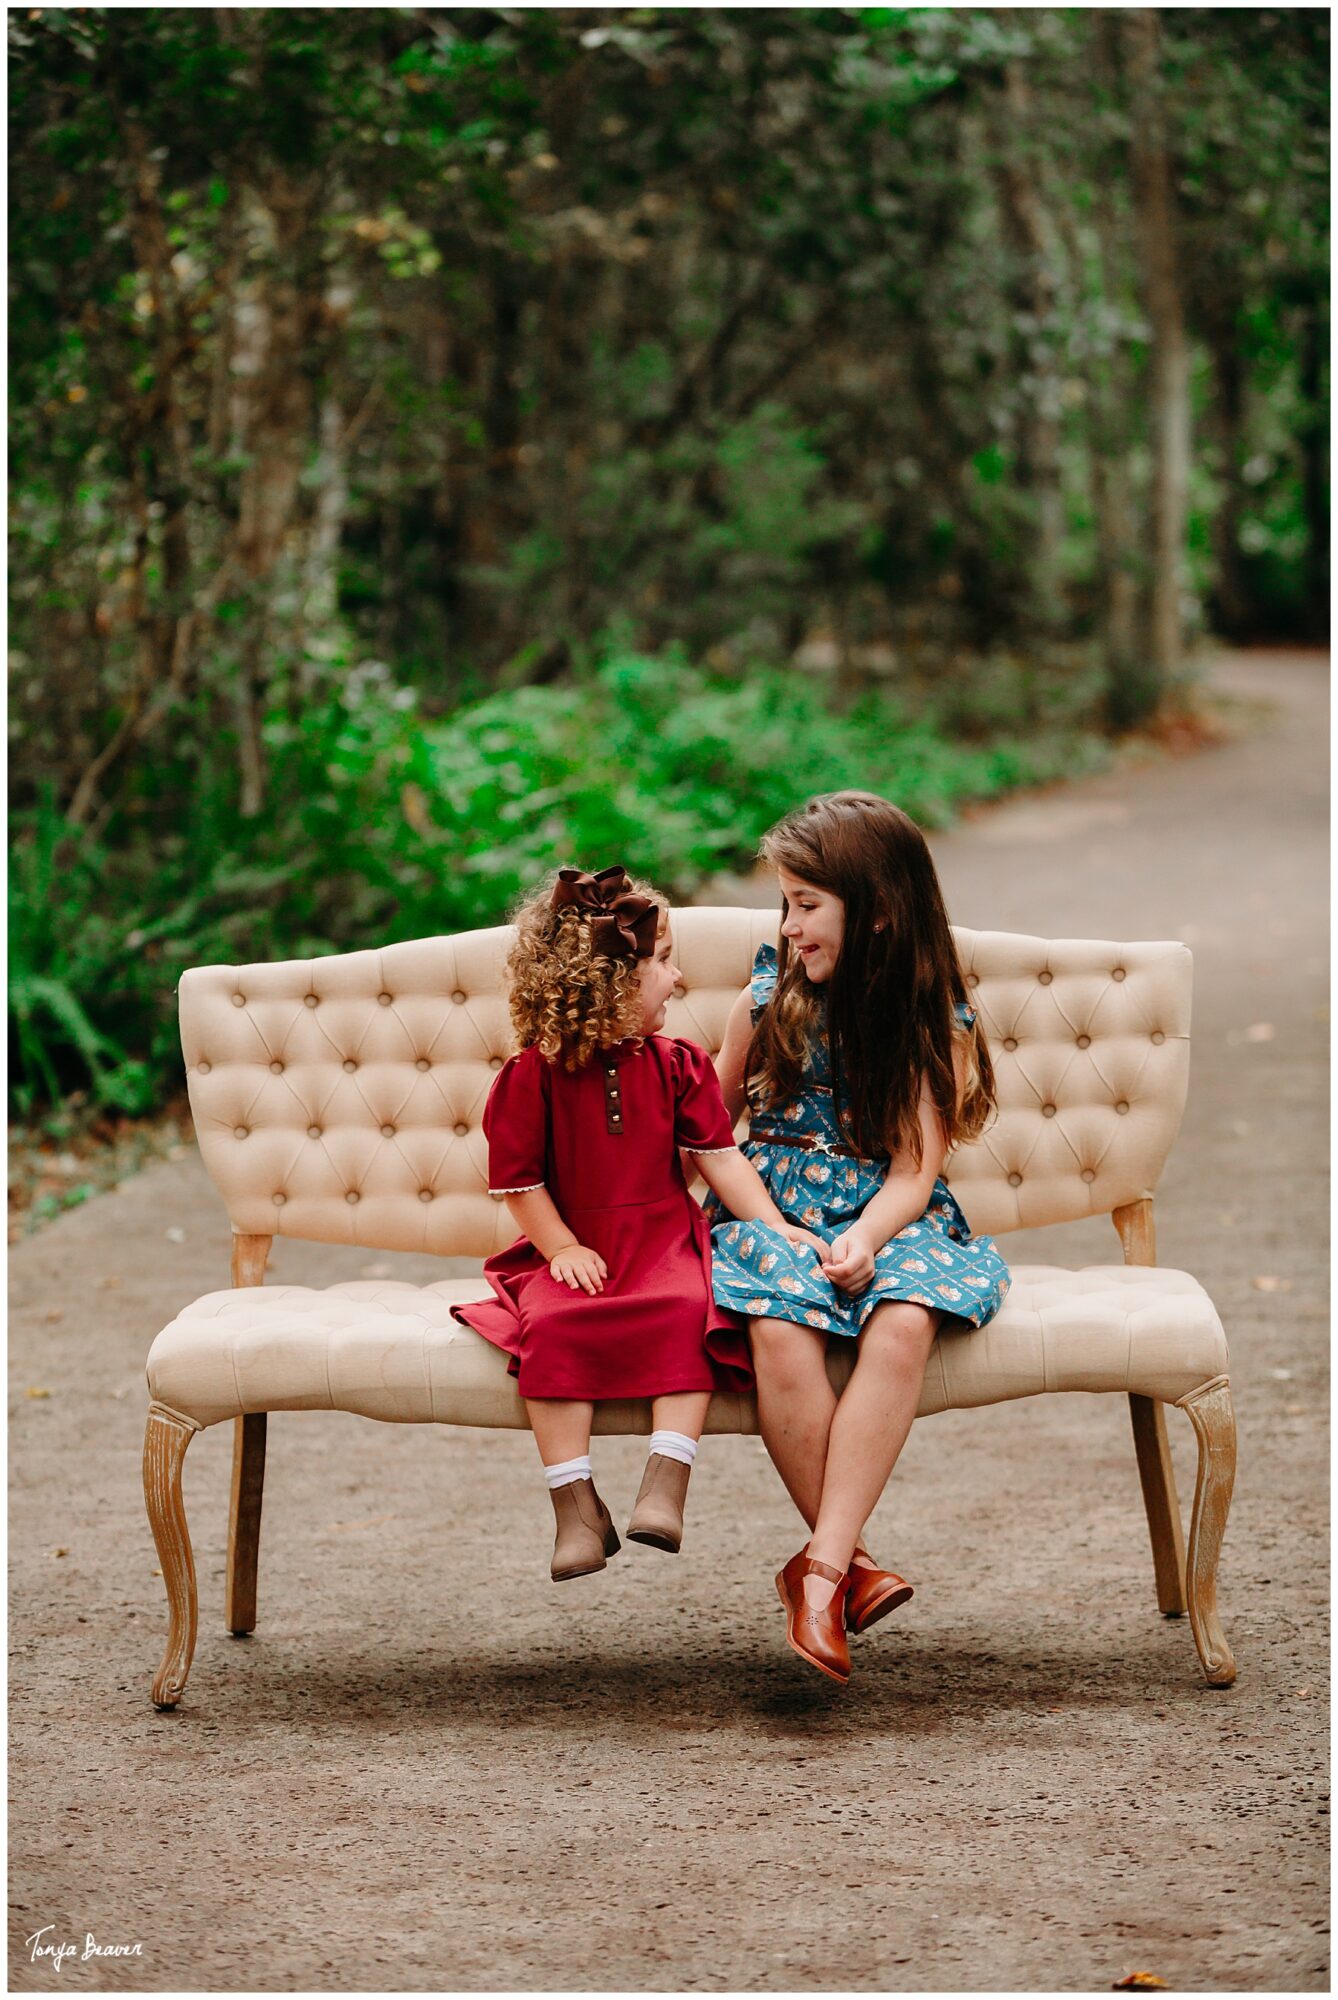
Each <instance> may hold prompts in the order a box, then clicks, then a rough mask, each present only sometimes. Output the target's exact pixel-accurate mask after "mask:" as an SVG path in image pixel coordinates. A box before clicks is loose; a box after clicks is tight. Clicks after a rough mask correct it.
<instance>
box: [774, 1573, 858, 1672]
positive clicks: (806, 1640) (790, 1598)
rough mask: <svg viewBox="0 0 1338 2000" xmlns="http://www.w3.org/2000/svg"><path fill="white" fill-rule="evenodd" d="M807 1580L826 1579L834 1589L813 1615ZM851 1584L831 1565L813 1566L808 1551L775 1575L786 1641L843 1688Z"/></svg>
mask: <svg viewBox="0 0 1338 2000" xmlns="http://www.w3.org/2000/svg"><path fill="white" fill-rule="evenodd" d="M806 1576H825V1577H826V1578H827V1581H828V1582H829V1583H834V1584H835V1585H836V1589H835V1590H834V1591H833V1592H832V1597H831V1602H830V1603H829V1604H827V1605H825V1606H824V1607H823V1609H822V1610H821V1611H816V1610H815V1609H814V1608H813V1606H812V1605H811V1604H810V1603H809V1601H808V1598H807V1597H806V1596H805V1594H804V1578H805V1577H806ZM849 1584H850V1578H849V1576H848V1575H843V1574H842V1572H841V1571H840V1570H839V1569H835V1568H834V1567H833V1566H832V1564H831V1563H825V1562H815V1561H814V1560H813V1559H812V1557H811V1556H810V1555H809V1553H808V1551H807V1549H800V1551H799V1553H798V1555H794V1556H791V1557H790V1560H789V1562H787V1563H786V1565H785V1567H784V1569H783V1570H779V1571H778V1572H777V1575H776V1591H777V1594H778V1595H779V1597H780V1601H781V1603H782V1604H783V1605H784V1606H785V1638H786V1642H787V1643H788V1644H789V1645H791V1646H793V1648H794V1650H795V1652H796V1653H798V1655H799V1657H800V1659H801V1660H807V1661H808V1664H809V1665H810V1666H811V1667H816V1668H817V1670H818V1672H819V1673H820V1674H826V1675H827V1677H828V1679H829V1680H833V1681H839V1682H840V1683H841V1685H842V1686H843V1687H844V1685H845V1683H846V1682H847V1681H848V1680H849V1679H850V1648H849V1646H848V1645H847V1644H846V1629H845V1599H846V1591H847V1589H848V1587H849Z"/></svg>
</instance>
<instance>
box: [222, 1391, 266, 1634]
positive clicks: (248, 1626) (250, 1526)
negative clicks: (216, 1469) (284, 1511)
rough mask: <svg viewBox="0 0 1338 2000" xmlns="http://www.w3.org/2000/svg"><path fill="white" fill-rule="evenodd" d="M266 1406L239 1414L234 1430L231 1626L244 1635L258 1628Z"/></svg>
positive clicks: (230, 1519)
mask: <svg viewBox="0 0 1338 2000" xmlns="http://www.w3.org/2000/svg"><path fill="white" fill-rule="evenodd" d="M265 1428H266V1418H265V1413H264V1411H263V1410H261V1411H259V1412H258V1413H257V1414H256V1415H254V1416H248V1417H238V1418H236V1420H235V1422H234V1425H233V1434H232V1500H231V1503H230V1506H229V1509H228V1581H227V1608H226V1614H225V1615H226V1617H227V1623H228V1630H229V1631H230V1632H231V1633H232V1634H233V1635H234V1637H236V1638H242V1637H244V1636H245V1634H246V1633H248V1632H254V1631H255V1629H256V1572H257V1569H258V1566H259V1562H260V1505H261V1501H262V1499H263V1498H264V1492H265Z"/></svg>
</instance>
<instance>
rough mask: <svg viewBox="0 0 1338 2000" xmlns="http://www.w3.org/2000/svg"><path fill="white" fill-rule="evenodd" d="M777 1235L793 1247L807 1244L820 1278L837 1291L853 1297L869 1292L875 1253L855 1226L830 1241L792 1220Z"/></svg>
mask: <svg viewBox="0 0 1338 2000" xmlns="http://www.w3.org/2000/svg"><path fill="white" fill-rule="evenodd" d="M780 1234H781V1235H782V1236H783V1237H784V1238H785V1239H786V1241H787V1242H788V1243H793V1244H794V1245H795V1246H796V1247H800V1246H806V1247H807V1248H808V1249H810V1250H816V1251H817V1253H818V1262H819V1263H820V1264H821V1266H822V1275H823V1277H824V1278H826V1279H827V1280H828V1281H829V1283H831V1284H833V1285H835V1287H836V1289H837V1291H838V1292H847V1293H848V1294H849V1295H850V1296H851V1297H852V1298H855V1297H857V1296H858V1295H859V1293H860V1292H867V1291H868V1289H869V1286H870V1284H871V1283H872V1282H873V1272H874V1258H875V1255H876V1252H875V1251H874V1248H873V1246H872V1244H871V1243H869V1242H868V1241H867V1240H866V1238H865V1237H864V1236H863V1235H861V1233H860V1231H859V1230H858V1229H847V1230H844V1231H843V1232H842V1234H841V1235H840V1236H837V1237H834V1238H833V1239H832V1241H831V1242H830V1243H825V1242H824V1241H823V1239H822V1238H821V1237H820V1236H815V1235H814V1234H813V1233H812V1231H811V1230H808V1229H800V1228H798V1227H797V1225H796V1224H794V1223H787V1224H786V1225H785V1227H784V1228H783V1229H782V1230H781V1231H780Z"/></svg>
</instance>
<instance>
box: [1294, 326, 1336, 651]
mask: <svg viewBox="0 0 1338 2000" xmlns="http://www.w3.org/2000/svg"><path fill="white" fill-rule="evenodd" d="M1328 346H1329V343H1328V336H1327V329H1326V326H1325V323H1324V309H1323V302H1322V300H1321V299H1319V298H1314V299H1311V300H1309V301H1308V302H1307V304H1306V306H1305V307H1304V319H1303V322H1302V328H1301V395H1302V398H1303V401H1304V406H1305V407H1304V415H1303V417H1302V419H1301V451H1302V468H1303V469H1302V495H1303V505H1304V507H1305V519H1306V528H1307V530H1308V539H1307V542H1306V554H1305V584H1306V589H1305V621H1306V636H1307V637H1308V638H1310V639H1313V640H1315V641H1316V642H1317V643H1324V642H1326V641H1327V639H1328V636H1329V467H1328V454H1327V449H1326V447H1327V445H1328V439H1329V426H1328V409H1327V399H1326V397H1325V395H1324V382H1323V373H1324V359H1325V356H1326V354H1327V353H1328Z"/></svg>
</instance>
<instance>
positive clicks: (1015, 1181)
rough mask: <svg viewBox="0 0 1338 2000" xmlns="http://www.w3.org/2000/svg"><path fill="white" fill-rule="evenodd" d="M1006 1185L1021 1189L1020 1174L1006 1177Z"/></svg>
mask: <svg viewBox="0 0 1338 2000" xmlns="http://www.w3.org/2000/svg"><path fill="white" fill-rule="evenodd" d="M1008 1185H1009V1187H1021V1185H1022V1176H1021V1174H1010V1175H1009V1176H1008Z"/></svg>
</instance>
